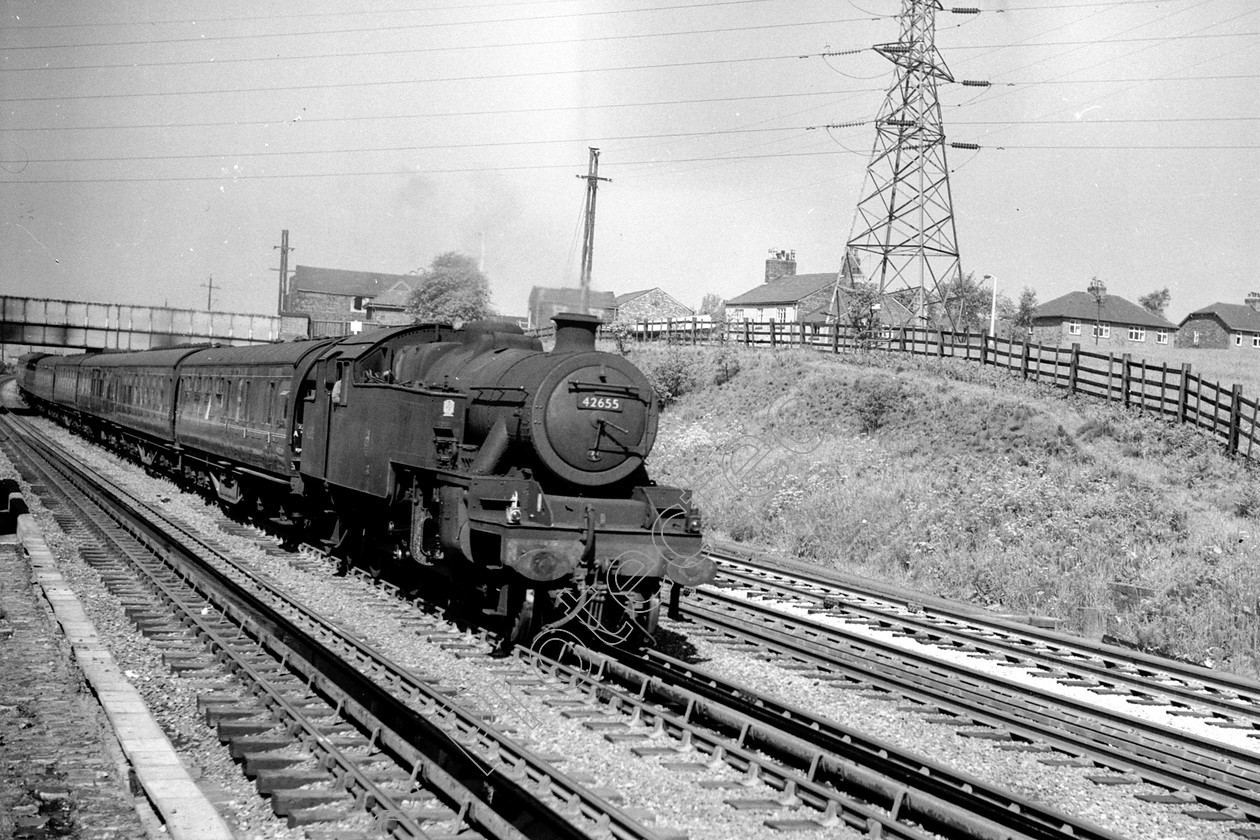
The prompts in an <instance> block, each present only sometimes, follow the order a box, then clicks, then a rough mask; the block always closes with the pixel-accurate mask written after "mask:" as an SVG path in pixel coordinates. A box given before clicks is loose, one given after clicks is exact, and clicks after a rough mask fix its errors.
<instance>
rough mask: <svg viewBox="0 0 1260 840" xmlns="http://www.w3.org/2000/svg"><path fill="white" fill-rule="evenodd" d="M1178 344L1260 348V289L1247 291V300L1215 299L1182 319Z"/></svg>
mask: <svg viewBox="0 0 1260 840" xmlns="http://www.w3.org/2000/svg"><path fill="white" fill-rule="evenodd" d="M1177 346H1178V347H1201V348H1206V349H1216V350H1232V349H1235V348H1251V349H1260V292H1252V293H1251V294H1249V295H1247V298H1246V303H1241V304H1240V303H1214V304H1212V305H1211V306H1205V307H1203V308H1202V309H1198V310H1196V311H1194V312H1191V313H1190V314H1189V315H1187V316H1186V317H1185V318H1184V319H1182V321H1181V326H1180V331H1179V332H1178V333H1177Z"/></svg>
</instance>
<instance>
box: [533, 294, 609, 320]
mask: <svg viewBox="0 0 1260 840" xmlns="http://www.w3.org/2000/svg"><path fill="white" fill-rule="evenodd" d="M561 312H585V313H586V314H588V315H597V316H599V317H600V318H601V319H603V321H604V323H609V322H611V321H613V320H614V319H615V318H616V317H617V298H616V297H615V296H614V295H613V293H612V292H596V291H592V292H591V293H590V300H589V302H588V306H587V307H586V308H585V309H584V308H583V307H582V290H581V289H572V288H563V289H551V288H545V287H543V286H535V287H534V288H533V289H531V290H530V293H529V329H533V330H538V329H546V328H547V327H550V326H552V323H551V319H552V317H553V316H555V315H557V314H559V313H561Z"/></svg>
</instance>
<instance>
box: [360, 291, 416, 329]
mask: <svg viewBox="0 0 1260 840" xmlns="http://www.w3.org/2000/svg"><path fill="white" fill-rule="evenodd" d="M410 297H411V289H409V288H408V289H404V288H401V287H400V288H394V289H389V290H388V291H385V292H381V293H380V294H379V295H377V296H376V297H374V298H371V299H369V300H368V301H367V303H366V308H367V316H368V322H369V323H371V324H375V325H376V326H381V327H400V326H404V325H406V324H410V323H411V322H412V321H413V320H414V319H413V318H412V317H411V316H410V315H408V314H407V300H408V298H410Z"/></svg>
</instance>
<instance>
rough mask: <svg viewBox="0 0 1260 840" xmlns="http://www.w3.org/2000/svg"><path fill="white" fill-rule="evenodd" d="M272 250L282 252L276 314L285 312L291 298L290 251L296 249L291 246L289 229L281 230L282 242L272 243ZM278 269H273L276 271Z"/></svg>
mask: <svg viewBox="0 0 1260 840" xmlns="http://www.w3.org/2000/svg"><path fill="white" fill-rule="evenodd" d="M271 250H273V251H279V252H280V269H279V271H280V297H279V299H278V300H277V301H276V314H277V315H283V314H284V304H285V302H286V301H287V300H288V299H289V252H290V251H292V250H294V249H293V248H290V247H289V232H288V231H287V230H282V231H280V244H279V245H272V246H271ZM275 270H276V269H274V268H273V269H272V271H275Z"/></svg>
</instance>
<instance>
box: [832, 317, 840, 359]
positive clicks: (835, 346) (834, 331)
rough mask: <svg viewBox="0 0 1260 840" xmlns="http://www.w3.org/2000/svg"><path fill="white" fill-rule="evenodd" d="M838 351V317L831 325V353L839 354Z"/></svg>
mask: <svg viewBox="0 0 1260 840" xmlns="http://www.w3.org/2000/svg"><path fill="white" fill-rule="evenodd" d="M839 353H840V319H839V318H837V319H836V322H835V323H834V324H832V325H831V355H833V356H835V355H839Z"/></svg>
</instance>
